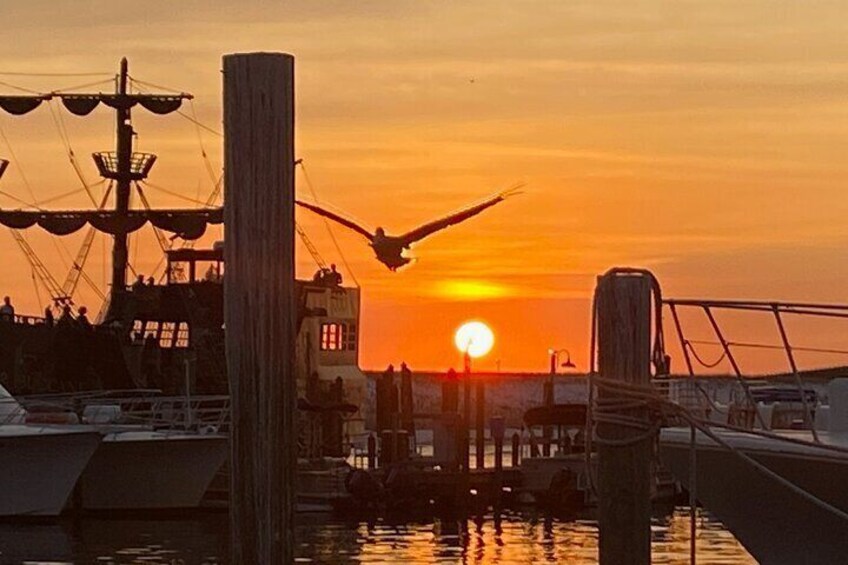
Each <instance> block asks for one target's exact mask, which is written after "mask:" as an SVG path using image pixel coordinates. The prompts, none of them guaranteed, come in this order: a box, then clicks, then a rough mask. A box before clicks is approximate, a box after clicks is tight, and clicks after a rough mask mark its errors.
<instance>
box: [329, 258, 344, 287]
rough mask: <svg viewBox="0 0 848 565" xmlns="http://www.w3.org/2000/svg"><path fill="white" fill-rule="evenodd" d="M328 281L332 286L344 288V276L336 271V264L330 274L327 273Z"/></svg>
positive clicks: (332, 266)
mask: <svg viewBox="0 0 848 565" xmlns="http://www.w3.org/2000/svg"><path fill="white" fill-rule="evenodd" d="M327 279H328V282H329V283H330V285H331V286H342V274H341V273H340V272H338V271H337V270H336V264H335V263H333V264H331V265H330V272H329V273H327Z"/></svg>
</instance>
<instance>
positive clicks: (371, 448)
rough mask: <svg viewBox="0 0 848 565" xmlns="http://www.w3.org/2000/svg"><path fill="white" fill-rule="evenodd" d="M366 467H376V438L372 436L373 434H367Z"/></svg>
mask: <svg viewBox="0 0 848 565" xmlns="http://www.w3.org/2000/svg"><path fill="white" fill-rule="evenodd" d="M367 449H368V468H369V469H376V468H377V438H376V437H374V434H368V444H367Z"/></svg>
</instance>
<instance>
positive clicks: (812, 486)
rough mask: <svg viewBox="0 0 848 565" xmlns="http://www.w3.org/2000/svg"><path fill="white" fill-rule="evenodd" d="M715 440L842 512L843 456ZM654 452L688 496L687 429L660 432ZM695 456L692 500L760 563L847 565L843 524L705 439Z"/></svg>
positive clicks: (846, 506)
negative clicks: (694, 491) (729, 446)
mask: <svg viewBox="0 0 848 565" xmlns="http://www.w3.org/2000/svg"><path fill="white" fill-rule="evenodd" d="M717 433H719V435H721V437H722V438H724V439H725V440H726V441H728V442H729V443H730V444H731V445H734V446H735V447H736V448H737V449H739V450H740V451H742V452H744V453H745V454H747V455H750V456H751V457H753V458H754V459H755V460H756V461H758V462H759V463H761V464H763V465H764V466H765V467H767V468H768V469H770V470H771V471H774V472H775V473H777V474H778V475H780V476H781V477H783V478H784V479H787V480H788V481H790V482H792V483H794V484H795V485H797V486H798V487H800V488H802V489H803V490H805V491H807V492H809V493H810V494H812V495H813V496H815V497H816V498H818V499H820V500H823V501H826V502H827V503H828V504H830V505H832V506H834V507H836V508H839V509H840V510H842V511H844V512H848V481H847V480H846V479H848V454H840V453H836V452H832V451H825V450H822V449H816V448H808V447H804V446H792V445H788V444H785V442H779V441H778V440H767V439H763V438H753V436H751V435H750V434H734V433H729V432H720V431H719V432H717ZM780 444H784V445H782V446H781V445H780ZM660 450H661V456H662V462H663V463H664V464H665V465H666V466H667V467H668V468H670V469H671V471H672V472H673V473H674V475H675V477H676V478H677V479H678V480H679V481H680V482H681V483H683V484H684V485H685V486H686V487H687V488H689V486H690V485H689V454H690V452H689V429H688V428H687V429H669V430H663V433H662V436H661V443H660ZM696 450H697V460H696V468H697V478H696V488H695V490H696V494H697V498H698V500H699V501H700V502H701V503H702V504H703V505H704V506H705V507H706V508H707V510H709V511H710V512H712V513H713V514H715V515H716V516H717V517H718V518H719V519H720V520H721V521H722V522H723V523H724V525H725V526H727V528H728V529H729V530H730V531H731V532H732V533H733V535H734V536H736V538H737V539H739V541H740V542H741V543H742V545H744V546H745V548H746V549H747V550H748V551H749V552H750V553H751V554H752V555H753V556H754V557H755V558H756V559H757V560H758V561H759V562H761V563H765V564H773V563H774V564H784V563H785V564H793V565H794V564H805V563H809V564H817V565H818V564H822V565H823V564H827V563H846V562H848V522H846V520H844V519H843V518H841V517H839V516H838V515H836V514H834V513H833V512H830V511H828V510H826V509H824V508H822V507H821V506H819V505H816V504H815V503H813V502H811V501H810V500H809V499H807V498H805V497H804V496H802V495H800V494H798V493H796V492H794V491H793V490H792V489H790V488H788V487H787V486H786V485H785V484H782V483H781V482H780V481H778V480H776V479H774V478H772V477H769V476H768V475H766V474H764V473H762V472H761V471H759V470H758V469H757V468H755V467H754V466H753V465H751V464H749V463H747V462H745V461H743V460H742V459H741V458H739V457H738V456H736V455H734V454H733V453H731V452H730V451H728V450H726V449H724V448H721V447H719V446H717V445H715V444H714V443H713V442H712V441H711V440H709V439H707V438H706V437H704V436H699V437H698V442H697V448H696Z"/></svg>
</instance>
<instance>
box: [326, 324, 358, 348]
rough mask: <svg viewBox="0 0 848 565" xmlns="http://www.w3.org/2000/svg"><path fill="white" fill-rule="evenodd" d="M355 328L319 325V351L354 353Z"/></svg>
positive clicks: (351, 326)
mask: <svg viewBox="0 0 848 565" xmlns="http://www.w3.org/2000/svg"><path fill="white" fill-rule="evenodd" d="M355 350H356V326H355V325H354V324H342V323H330V324H321V351H355Z"/></svg>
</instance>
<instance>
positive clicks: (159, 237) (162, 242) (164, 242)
mask: <svg viewBox="0 0 848 565" xmlns="http://www.w3.org/2000/svg"><path fill="white" fill-rule="evenodd" d="M135 189H136V190H137V191H138V197H139V199H140V200H141V204H142V206H144V209H145V210H147V211H148V212H149V211H150V210H151V208H150V202H149V201H148V200H147V195H146V194H144V191H143V190H142V189H141V185H140V184H139V183H135ZM153 233H155V234H156V241H157V242H158V243H159V247H160V248H161V249H162V253H167V252H168V250H169V249H171V243H170V242H169V241H168V238H167V237H166V236H165V234H164V233H162V230H160V229H159V228H157V227H156V226H153Z"/></svg>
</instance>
